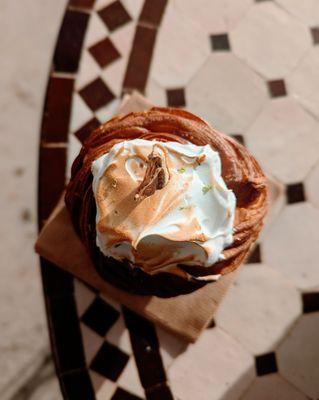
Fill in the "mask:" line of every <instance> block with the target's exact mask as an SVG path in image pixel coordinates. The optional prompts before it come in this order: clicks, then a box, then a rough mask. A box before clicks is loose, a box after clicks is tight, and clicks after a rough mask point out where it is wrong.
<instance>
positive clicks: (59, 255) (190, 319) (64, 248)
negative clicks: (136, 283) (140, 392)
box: [35, 94, 235, 342]
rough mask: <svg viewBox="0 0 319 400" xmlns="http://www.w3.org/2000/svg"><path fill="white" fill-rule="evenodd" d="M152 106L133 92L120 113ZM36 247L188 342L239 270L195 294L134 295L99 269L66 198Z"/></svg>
mask: <svg viewBox="0 0 319 400" xmlns="http://www.w3.org/2000/svg"><path fill="white" fill-rule="evenodd" d="M150 106H151V103H149V102H148V101H147V100H146V99H144V97H142V96H141V95H138V94H133V95H132V96H126V97H125V98H124V100H123V103H122V106H121V108H120V113H127V112H130V111H141V110H144V109H147V108H149V107H150ZM35 249H36V251H37V252H38V253H39V254H40V255H41V256H42V257H44V258H46V259H48V260H49V261H51V262H53V263H54V264H56V265H58V266H60V267H61V268H62V269H64V270H65V271H67V272H69V273H71V274H72V275H74V276H75V277H77V278H79V279H81V280H83V281H84V282H86V283H88V284H89V285H91V286H93V287H95V288H96V289H98V290H99V291H101V292H103V293H104V294H105V295H106V296H109V297H111V298H113V299H114V300H116V301H118V302H119V303H121V304H123V305H125V306H126V307H128V308H130V309H132V310H133V311H135V312H137V313H139V314H141V315H143V316H144V317H146V318H148V319H149V320H151V321H152V322H154V323H155V324H158V325H160V326H161V327H163V328H165V329H167V330H169V331H171V332H173V333H174V334H176V335H178V336H179V337H181V338H183V339H184V340H186V341H188V342H194V341H195V340H196V339H197V338H198V336H199V335H200V333H201V332H202V330H203V329H205V327H206V326H207V325H208V324H209V323H210V321H211V320H212V318H213V316H214V314H215V313H216V310H217V307H218V305H219V304H220V302H221V300H222V298H223V296H224V294H225V293H226V291H227V289H228V288H229V286H230V285H231V283H232V281H233V279H234V275H235V272H232V273H230V274H227V275H225V276H222V277H221V278H220V279H219V280H218V281H217V282H214V283H211V284H208V285H206V286H205V287H203V288H201V289H199V290H197V291H195V292H193V293H191V294H187V295H181V296H177V297H173V298H169V299H162V298H158V297H155V296H139V295H133V294H130V293H127V292H125V291H122V290H120V289H117V288H115V287H114V286H112V285H111V284H109V283H107V282H106V281H104V280H103V279H102V278H101V277H100V276H99V275H98V273H97V272H96V270H95V268H94V266H93V264H92V262H91V260H90V258H89V256H88V254H87V252H86V249H85V247H84V245H83V244H82V242H81V241H80V239H79V237H78V236H77V235H76V233H75V231H74V229H73V226H72V223H71V220H70V216H69V214H68V211H67V209H66V207H65V205H64V202H63V200H61V201H60V202H59V204H58V205H57V206H56V208H55V210H54V211H53V213H52V214H51V217H50V218H49V220H48V221H47V223H46V224H45V226H44V227H43V229H42V231H41V233H40V236H39V238H38V240H37V242H36V245H35Z"/></svg>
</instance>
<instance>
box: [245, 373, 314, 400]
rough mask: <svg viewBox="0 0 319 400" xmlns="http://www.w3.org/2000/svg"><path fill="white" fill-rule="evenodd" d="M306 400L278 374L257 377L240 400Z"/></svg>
mask: <svg viewBox="0 0 319 400" xmlns="http://www.w3.org/2000/svg"><path fill="white" fill-rule="evenodd" d="M257 399H258V400H279V399H280V400H307V399H308V397H306V396H305V395H304V394H302V393H301V392H300V391H299V390H297V389H296V388H295V387H294V386H292V385H291V384H290V383H288V382H287V381H286V380H284V379H283V378H281V377H280V376H279V375H278V374H271V375H265V376H262V377H258V378H257V379H256V380H255V381H254V383H253V384H252V386H251V387H250V388H249V389H248V391H247V392H246V393H245V394H244V396H243V397H241V398H240V400H257Z"/></svg>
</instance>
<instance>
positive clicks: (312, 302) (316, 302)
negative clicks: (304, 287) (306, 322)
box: [302, 292, 319, 313]
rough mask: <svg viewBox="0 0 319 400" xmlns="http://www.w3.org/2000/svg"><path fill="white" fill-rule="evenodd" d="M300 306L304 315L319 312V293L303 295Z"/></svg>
mask: <svg viewBox="0 0 319 400" xmlns="http://www.w3.org/2000/svg"><path fill="white" fill-rule="evenodd" d="M302 305H303V312H304V313H310V312H314V311H319V292H310V293H303V294H302Z"/></svg>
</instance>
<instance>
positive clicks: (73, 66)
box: [53, 10, 89, 72]
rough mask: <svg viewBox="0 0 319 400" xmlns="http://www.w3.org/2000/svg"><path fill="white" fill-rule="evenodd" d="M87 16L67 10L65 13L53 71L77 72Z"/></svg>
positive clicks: (83, 13)
mask: <svg viewBox="0 0 319 400" xmlns="http://www.w3.org/2000/svg"><path fill="white" fill-rule="evenodd" d="M88 19H89V14H87V13H85V12H81V11H75V10H68V11H67V12H66V13H65V16H64V20H63V23H62V27H61V30H60V34H59V38H58V42H57V45H56V49H55V53H54V59H53V63H54V69H55V70H56V71H58V72H76V71H77V70H78V66H79V61H80V55H81V49H82V44H83V39H84V35H85V32H86V28H87V23H88Z"/></svg>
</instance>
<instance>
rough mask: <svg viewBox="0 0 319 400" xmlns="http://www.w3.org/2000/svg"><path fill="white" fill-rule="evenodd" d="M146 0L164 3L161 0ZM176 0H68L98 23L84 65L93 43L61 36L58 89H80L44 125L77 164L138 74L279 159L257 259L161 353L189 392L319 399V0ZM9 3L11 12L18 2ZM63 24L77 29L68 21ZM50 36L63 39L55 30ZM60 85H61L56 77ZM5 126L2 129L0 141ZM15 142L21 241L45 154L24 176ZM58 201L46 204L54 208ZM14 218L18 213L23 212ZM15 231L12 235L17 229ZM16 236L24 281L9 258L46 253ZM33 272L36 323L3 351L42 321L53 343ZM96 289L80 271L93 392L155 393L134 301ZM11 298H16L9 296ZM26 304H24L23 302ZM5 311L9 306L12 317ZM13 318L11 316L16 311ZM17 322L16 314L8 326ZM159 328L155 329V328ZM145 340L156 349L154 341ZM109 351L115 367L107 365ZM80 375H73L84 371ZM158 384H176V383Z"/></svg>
mask: <svg viewBox="0 0 319 400" xmlns="http://www.w3.org/2000/svg"><path fill="white" fill-rule="evenodd" d="M28 3H30V4H33V8H32V7H31V9H29V10H28V12H31V11H32V10H33V12H34V9H35V8H36V5H35V4H36V2H35V0H28ZM46 3H48V2H46ZM146 3H147V4H150V5H153V6H154V4H155V3H154V2H153V1H150V0H149V1H147V2H146ZM146 3H145V4H146ZM164 3H165V2H164V1H163V0H160V1H158V2H157V5H158V7H157V8H156V7H153V8H151V9H152V12H150V13H149V12H147V10H146V11H145V10H144V8H143V4H144V2H143V1H142V0H138V1H137V0H122V1H114V0H97V1H96V2H94V1H93V0H92V1H91V0H72V1H71V4H72V7H71V8H72V10H71V11H70V10H69V11H68V18H69V21H70V26H71V27H72V24H78V25H76V26H80V25H81V27H82V33H83V32H85V30H86V29H85V27H86V23H88V28H87V31H86V35H85V38H84V47H83V50H82V54H81V63H80V67H79V72H78V73H77V74H75V75H74V72H75V71H76V67H77V65H76V63H75V62H74V59H75V58H76V57H75V58H72V57H73V56H76V53H77V52H79V51H80V50H81V47H79V46H75V47H74V48H73V47H72V51H71V53H68V54H69V55H70V54H71V55H72V57H71V56H70V57H69V58H68V57H66V56H65V54H64V53H63V48H62V47H61V48H60V49H59V52H58V53H57V58H56V63H55V68H56V70H55V71H58V72H59V73H60V75H59V74H57V75H55V78H53V79H52V84H53V85H60V86H59V87H60V89H61V90H62V89H63V90H64V91H65V93H66V98H68V99H69V100H70V99H71V95H72V102H73V103H72V104H73V108H72V114H71V122H70V128H69V129H68V116H67V118H66V119H62V120H61V119H60V120H57V121H53V122H52V121H51V125H52V124H53V125H54V123H57V124H60V125H56V126H57V127H58V129H57V131H54V132H53V130H52V129H51V131H50V130H47V132H46V133H45V134H47V135H48V138H49V139H50V141H53V142H55V143H57V142H58V144H59V145H60V144H61V143H60V142H65V141H66V137H67V134H68V133H69V135H68V143H69V144H68V162H67V165H68V171H69V170H70V165H71V162H72V160H73V159H74V156H75V155H76V153H77V152H78V149H79V148H80V141H79V140H78V138H80V139H81V140H82V139H83V138H84V137H85V135H86V134H87V132H88V131H89V130H90V129H92V128H93V127H95V126H97V125H98V124H99V123H100V122H104V121H105V120H106V119H107V118H109V117H110V116H112V115H113V113H114V112H115V111H116V109H117V107H118V104H119V102H120V96H121V94H122V91H127V90H129V89H132V88H138V89H139V90H141V91H144V92H145V93H146V95H147V96H148V98H149V99H150V100H151V101H153V102H154V103H156V104H158V105H174V106H182V107H186V108H188V109H189V110H190V111H193V112H195V113H198V114H199V115H201V116H203V117H204V118H205V119H207V120H208V121H209V122H211V123H212V124H213V125H214V126H215V127H216V128H218V129H220V130H222V131H224V132H226V133H228V134H231V135H235V137H237V138H239V139H240V140H241V141H243V142H244V144H245V145H246V146H247V147H248V148H249V149H250V150H251V151H252V152H253V153H254V154H255V155H256V157H257V158H258V159H259V160H260V162H261V164H262V165H263V167H264V168H265V170H266V171H267V173H269V174H271V175H272V176H273V177H275V179H277V180H278V181H279V184H280V185H281V186H282V187H283V193H282V194H281V195H280V196H281V198H280V199H279V201H278V202H277V203H276V204H277V205H276V207H277V217H276V219H275V220H272V221H271V223H269V226H268V227H267V230H266V231H265V232H264V234H263V236H262V238H261V241H260V244H259V246H258V247H257V250H255V252H254V255H253V256H252V257H251V259H250V263H249V264H247V265H246V266H245V267H244V268H243V269H242V270H241V271H240V272H239V273H238V275H237V279H236V282H235V284H234V286H233V288H231V290H230V291H229V293H228V295H227V296H226V298H225V300H224V302H223V303H222V305H221V307H220V309H219V311H218V313H217V315H216V317H215V323H214V324H212V325H211V326H212V327H211V328H210V329H208V330H206V331H205V333H204V334H203V335H202V337H201V338H200V339H199V341H198V342H197V343H196V344H194V345H190V346H188V347H186V346H185V344H184V343H182V342H180V341H179V340H178V339H176V338H174V337H172V336H171V335H170V334H168V333H166V332H162V331H161V330H159V329H157V336H158V339H159V343H160V347H161V349H160V356H161V358H162V361H163V365H164V368H165V370H166V375H167V377H168V380H169V385H170V388H171V391H172V392H173V393H174V395H175V396H176V398H177V399H179V400H187V399H194V398H196V399H199V400H206V399H207V400H213V399H216V400H217V399H218V400H232V399H234V400H237V399H238V400H239V399H241V400H252V399H254V400H255V399H258V400H259V399H260V400H263V399H265V400H266V399H267V400H277V399H280V400H281V399H283V400H285V399H296V400H297V399H300V400H301V399H317V398H318V397H319V383H318V382H319V353H318V348H319V347H318V338H317V332H318V329H319V325H318V324H319V322H318V318H319V294H318V293H319V272H318V271H319V269H318V266H317V258H316V250H317V246H318V245H319V235H318V229H317V225H318V222H317V221H318V220H319V192H318V179H319V151H318V148H319V135H318V131H319V129H318V128H319V121H318V119H319V111H318V110H319V97H318V93H319V92H318V90H316V89H315V88H316V87H317V86H318V84H319V78H318V72H317V71H318V67H319V35H318V27H319V6H318V2H317V0H303V1H300V0H299V1H298V0H263V1H261V0H259V1H257V0H236V1H233V0H198V1H196V6H195V5H194V4H195V2H193V1H191V0H185V1H184V0H183V1H182V0H169V1H168V3H167V5H166V9H165V12H164V15H163V19H162V21H161V23H160V11H159V9H160V8H161V7H162V8H163V9H164V7H165V4H164ZM50 4H51V2H50ZM63 5H64V2H63V1H62V0H61V1H59V2H58V3H56V5H55V6H54V7H53V5H52V4H51V7H52V8H53V9H54V13H55V18H56V22H55V24H56V25H55V26H57V25H58V20H59V18H61V11H62V6H63ZM59 7H60V9H59ZM44 8H45V7H44ZM83 9H85V11H83ZM142 9H143V11H142V14H141V16H140V12H141V10H142ZM30 10H31V11H30ZM11 12H12V15H14V12H15V10H14V9H12V10H11ZM42 12H43V13H45V12H48V11H45V10H43V11H42ZM78 14H80V15H78ZM82 14H85V15H82ZM43 15H44V14H43ZM45 15H49V14H45ZM52 18H53V17H52ZM21 26H23V24H22V25H21ZM21 29H22V28H21ZM30 29H31V27H30ZM51 29H53V28H51ZM65 29H66V32H68V29H70V27H69V26H66V27H65ZM156 34H157V37H156V40H155V36H156ZM46 35H47V37H48V38H49V37H50V40H51V42H52V41H53V38H52V37H53V33H52V31H48V32H46ZM134 36H135V39H134ZM48 40H49V39H48ZM78 41H79V42H81V40H80V39H79V40H78ZM52 43H53V42H52ZM48 47H49V46H47V48H46V50H45V51H44V50H42V51H43V52H44V53H45V52H46V58H45V59H44V58H43V59H42V58H39V63H42V64H41V68H42V70H43V69H45V68H47V66H48V62H49V61H48V60H49V55H50V54H51V53H52V48H48ZM51 47H52V46H51ZM132 48H133V50H132V51H131V49H132ZM145 49H147V51H146V50H145ZM72 52H73V53H72ZM48 53H50V54H48ZM17 57H18V56H17V55H16V59H17ZM25 65H26V67H25V68H26V71H27V72H26V75H25V79H23V80H22V81H21V82H20V81H18V83H17V84H18V87H17V88H15V89H14V92H15V93H16V96H17V97H18V98H20V99H24V100H23V102H24V107H25V108H26V109H27V107H31V108H32V110H33V111H32V112H30V115H28V119H26V120H27V121H28V124H29V122H30V123H32V124H33V125H32V126H33V132H29V130H28V132H29V136H30V135H31V136H30V137H32V138H33V139H32V140H33V141H30V143H29V145H30V149H29V152H28V154H31V155H32V154H35V137H36V136H37V122H38V119H37V118H38V117H39V113H40V111H41V102H40V101H39V99H38V98H37V101H36V102H35V104H33V101H34V100H33V99H32V97H31V98H29V97H27V99H25V88H26V87H25V86H24V85H27V83H26V82H28V76H33V79H34V75H33V74H34V71H33V70H32V68H31V67H30V66H28V65H29V64H25ZM21 69H22V71H23V68H22V67H21ZM61 71H62V72H64V71H67V74H66V75H65V74H64V75H63V74H62V75H61ZM42 75H43V71H42ZM73 78H74V79H75V82H74V88H75V89H74V90H72V84H73ZM11 79H12V78H11ZM61 79H64V80H63V81H61ZM71 81H72V82H71ZM44 82H45V79H44V78H43V82H42V86H41V87H39V88H37V92H36V95H37V96H39V92H41V93H43V92H44ZM65 83H68V84H69V86H68V85H65ZM14 84H16V82H15V80H13V83H12V85H14ZM39 86H40V85H39ZM60 89H59V90H60ZM12 90H13V89H12ZM51 94H52V96H53V95H54V90H52V92H51ZM59 95H60V96H61V92H60V91H59ZM53 97H54V96H53ZM53 97H52V99H53V100H54V98H53ZM60 98H61V97H60ZM53 100H52V102H53V103H54V101H53ZM60 106H61V104H59V102H58V103H57V109H56V114H55V115H58V114H59V112H60V110H61V107H60ZM59 107H60V108H59ZM65 107H66V106H65ZM65 107H64V109H65ZM62 108H63V107H62ZM12 110H15V109H14V108H12ZM17 111H18V109H17ZM62 111H63V110H62ZM12 112H13V111H11V120H12ZM48 118H50V116H49V117H48ZM17 121H20V119H18V120H17ZM35 121H36V122H35ZM17 123H18V122H17ZM46 123H47V124H48V126H49V123H48V122H46ZM35 125H36V126H35ZM24 129H26V128H24ZM18 132H19V133H21V132H20V130H18V129H17V128H15V130H14V134H15V135H18ZM35 132H36V133H35ZM25 134H27V133H25ZM32 135H33V136H32ZM17 137H18V136H17ZM6 138H7V137H4V136H3V139H2V140H5V139H6ZM6 140H8V143H7V142H5V141H4V142H3V143H4V146H2V148H4V149H7V148H9V146H11V147H10V148H13V149H14V151H12V156H11V158H10V152H8V151H5V152H4V154H6V157H7V158H6V160H7V162H5V163H4V164H5V166H4V167H3V168H8V165H9V166H10V168H9V169H10V171H11V172H12V171H13V172H12V173H13V174H14V179H15V181H14V182H16V185H20V183H18V182H20V181H19V180H23V188H24V192H25V193H26V196H29V197H30V198H29V197H28V199H26V200H23V201H22V200H21V199H20V200H19V199H18V200H15V199H16V197H15V196H18V195H17V194H16V192H15V191H14V187H13V188H11V186H10V182H11V181H12V182H13V180H12V179H11V180H9V183H6V185H7V186H6V187H7V189H6V193H7V195H8V196H9V197H7V200H6V202H8V201H10V202H11V201H12V202H14V201H17V202H18V203H17V205H16V207H15V208H14V209H12V213H13V212H15V214H14V213H13V214H12V215H13V217H10V216H11V214H10V215H9V213H8V217H7V216H5V215H4V216H3V218H5V220H6V221H7V222H6V223H7V226H8V227H10V229H15V230H16V231H18V228H19V227H20V225H19V224H21V223H18V222H17V224H15V223H14V224H13V225H12V221H15V220H16V219H18V216H17V214H16V210H17V209H19V210H20V209H21V210H20V211H21V212H20V214H21V216H22V219H23V220H24V221H25V222H24V225H23V229H21V227H20V228H19V232H20V233H21V235H25V236H26V237H27V239H23V238H22V239H21V238H20V240H21V243H24V244H25V247H28V246H29V247H30V243H31V242H32V240H33V235H34V231H35V229H34V224H33V225H32V224H30V222H29V221H28V220H29V216H30V211H29V207H30V206H29V204H32V199H31V193H32V191H31V189H30V188H29V187H28V184H30V187H31V183H32V185H34V182H35V179H34V168H35V166H34V159H32V160H31V161H30V165H32V168H33V169H32V170H30V171H29V170H28V171H27V172H26V174H27V176H24V171H25V168H24V165H20V164H21V162H20V160H21V159H23V156H21V154H20V153H19V152H18V151H17V150H16V148H17V146H16V145H15V144H14V145H13V146H12V143H13V140H11V139H6ZM65 146H66V145H65ZM56 147H58V146H56ZM55 150H56V151H55ZM55 150H52V149H51V148H47V149H46V154H45V155H44V156H43V157H47V159H48V160H50V157H51V155H52V154H54V153H55V152H56V153H57V154H58V152H59V154H60V156H61V160H63V157H64V151H65V147H63V146H62V147H61V146H60V147H59V148H57V149H55ZM22 155H23V153H22ZM30 157H31V156H30ZM12 159H14V162H12V165H11V164H10V162H11V161H12ZM62 169H63V168H62ZM62 169H61V174H62V176H63V170H62ZM11 172H10V173H11ZM11 175H12V174H11ZM10 196H11V197H10ZM12 196H13V197H12ZM20 203H21V204H20ZM25 204H28V206H25ZM48 207H49V205H48V204H46V208H45V207H44V209H43V210H42V212H43V213H44V214H43V215H45V213H46V212H47V211H48V210H49V208H48ZM2 208H4V207H2ZM32 216H33V213H32V212H31V218H32ZM8 218H11V219H10V221H11V224H9V219H8ZM28 224H30V225H28ZM31 225H32V226H33V228H31ZM29 226H30V228H29ZM24 227H25V228H24ZM24 229H26V232H25V231H24ZM10 232H11V231H10ZM12 232H14V231H12ZM11 236H12V237H14V233H12V235H11ZM30 237H31V239H30ZM8 243H9V242H8ZM10 243H11V242H10ZM10 243H9V244H8V246H7V247H8V249H9V250H10V251H9V250H8V251H7V252H6V253H5V254H7V256H6V257H7V260H8V262H6V263H7V264H8V265H9V264H10V269H9V268H7V267H6V268H7V269H6V270H8V279H7V281H8V282H9V281H10V282H17V281H18V279H16V277H15V278H14V279H13V278H12V276H11V275H12V274H13V273H14V272H12V271H13V270H14V268H13V267H16V268H17V272H16V275H15V276H24V275H25V274H30V275H31V274H32V272H30V271H33V272H34V270H33V269H32V268H31V269H30V265H31V266H33V265H35V259H34V258H33V257H32V255H31V253H30V254H29V253H28V255H27V257H22V255H21V254H20V252H19V251H16V250H15V247H14V243H11V244H10ZM15 243H16V242H15ZM10 246H11V247H10ZM12 254H15V258H13V255H12ZM16 254H20V255H16ZM22 258H23V259H24V260H26V259H27V260H28V267H29V269H26V268H25V267H24V266H23V265H24V262H25V261H23V260H21V259H22ZM19 265H21V268H20V267H19ZM11 266H13V267H12V269H11ZM19 268H20V269H19ZM26 271H27V272H26ZM9 278H10V280H9ZM19 282H20V281H19ZM23 282H25V283H24V285H20V286H18V285H17V288H16V290H15V293H16V295H15V300H16V301H18V300H19V303H18V304H20V303H21V301H22V299H23V300H25V299H29V298H30V303H28V302H25V304H27V307H28V310H29V311H28V313H29V314H28V315H29V317H28V318H26V321H27V322H25V323H24V327H26V328H27V329H26V331H27V333H28V334H27V335H21V334H19V329H20V328H19V327H20V325H18V324H17V328H15V327H14V328H12V329H14V330H15V334H14V335H11V336H12V338H13V336H14V338H13V339H12V341H11V342H10V338H9V334H10V330H7V331H6V335H7V337H8V339H6V341H5V342H4V347H5V348H6V349H8V348H10V346H13V347H14V346H16V344H17V343H18V344H19V346H20V345H21V347H23V349H25V348H26V347H27V345H31V344H32V343H33V342H34V341H32V340H30V339H28V338H30V337H31V335H32V334H33V332H34V330H36V329H39V331H40V332H41V333H40V334H39V338H40V340H39V342H38V343H46V339H45V335H44V328H43V318H42V319H40V320H39V317H38V308H33V306H32V305H33V304H36V307H39V306H40V305H41V301H39V299H40V298H41V293H40V289H39V285H38V286H37V289H36V290H37V291H35V290H34V285H35V283H34V282H36V280H35V277H34V273H33V275H32V277H26V278H24V280H23ZM26 288H27V289H26ZM30 292H32V296H31V294H30ZM25 293H28V296H26V295H25ZM35 293H36V294H35ZM19 296H20V297H19ZM96 296H97V295H96V294H95V293H93V292H91V291H90V290H89V289H88V288H87V287H86V286H84V285H82V284H80V283H79V282H76V284H75V297H76V302H77V312H78V315H79V317H80V318H81V320H82V322H81V332H82V338H83V344H84V355H85V362H86V365H88V366H90V368H89V370H90V372H89V377H90V381H91V384H92V385H93V388H94V391H95V393H96V398H97V399H98V400H100V399H113V400H115V399H135V400H136V399H141V398H144V396H145V394H144V391H143V389H142V385H141V382H140V378H139V377H138V374H137V369H136V364H135V361H134V358H133V356H132V348H131V342H130V340H129V335H128V330H127V329H126V327H125V324H124V320H123V313H122V311H121V309H120V308H119V307H118V305H117V304H114V303H111V305H107V304H110V302H109V300H107V299H103V298H98V300H97V299H96ZM5 300H6V301H5V303H8V304H9V301H7V299H6V297H5ZM28 301H29V300H28ZM105 301H106V302H105ZM11 304H12V302H11ZM18 304H17V305H16V306H12V305H10V307H11V308H10V310H11V312H12V313H13V312H14V313H16V314H17V313H18V311H19V306H18ZM7 307H8V312H7V315H10V310H9V305H8V306H7ZM13 309H14V310H15V311H12V310H13ZM17 310H18V311H17ZM19 312H20V313H21V316H22V315H23V313H22V312H21V311H19ZM18 315H20V314H19V313H18ZM98 315H104V316H105V318H106V316H107V321H111V322H112V323H110V324H109V325H108V324H106V325H105V324H100V323H99V321H102V320H103V321H105V320H104V319H103V318H97V316H98ZM4 317H5V316H4ZM4 317H1V318H2V319H3V320H4ZM6 318H7V317H6ZM8 321H9V322H10V323H11V326H13V325H12V324H13V323H12V319H8ZM29 321H31V322H32V323H30V322H29ZM6 323H7V320H4V324H3V326H6ZM28 324H31V325H30V327H29V325H28ZM37 327H39V328H37ZM21 337H23V340H27V342H24V341H23V340H22V339H21ZM152 340H153V342H154V338H153V339H152ZM155 344H156V343H155ZM1 345H2V342H1ZM44 346H45V345H44ZM40 347H41V346H40ZM6 351H8V350H6ZM149 351H150V354H151V355H152V354H153V353H152V348H150V349H149ZM39 352H40V350H39V349H38V348H36V349H32V351H31V350H30V351H29V350H28V351H25V354H26V355H27V356H28V357H26V356H24V352H23V351H22V350H21V351H20V352H16V353H14V352H11V353H10V352H8V353H7V354H9V355H10V356H11V355H13V356H14V357H18V358H19V357H20V358H19V368H20V369H23V368H24V369H26V365H27V364H28V362H29V360H30V359H32V357H33V355H34V354H39ZM110 354H111V355H112V360H113V361H112V362H113V364H112V368H109V367H108V365H109V364H107V363H105V360H106V359H109V355H110ZM17 355H18V356H17ZM24 357H25V358H24ZM6 368H7V367H6ZM14 373H17V370H14V369H12V375H10V376H9V374H8V377H7V381H6V382H4V385H7V384H8V382H10V379H14ZM147 379H148V377H147V376H146V377H145V376H144V377H142V380H143V384H144V386H145V385H147V384H148V382H147ZM66 382H67V379H66ZM68 382H69V383H68V384H69V385H71V383H70V382H72V376H70V377H69V381H68ZM65 384H67V383H65ZM54 385H55V383H54V382H53V383H51V382H49V383H48V385H47V389H46V388H45V387H43V386H42V387H40V386H39V388H38V389H37V390H38V393H40V394H38V393H37V392H36V391H35V392H34V399H38V398H41V396H42V398H49V397H48V396H49V395H46V394H43V393H46V392H45V390H47V391H48V392H47V393H52V391H54V390H56V389H54V388H56V386H54ZM160 390H163V393H164V392H165V393H167V388H166V386H165V387H164V386H163V388H162V389H160ZM50 391H51V392H50ZM54 393H55V394H54V395H52V396H56V397H52V399H53V398H54V399H56V398H58V397H57V396H58V395H57V394H56V392H54ZM37 396H38V397H37ZM8 398H9V397H8ZM162 398H164V397H162ZM165 398H169V397H165ZM32 399H33V397H32ZM21 400H22V399H21Z"/></svg>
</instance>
